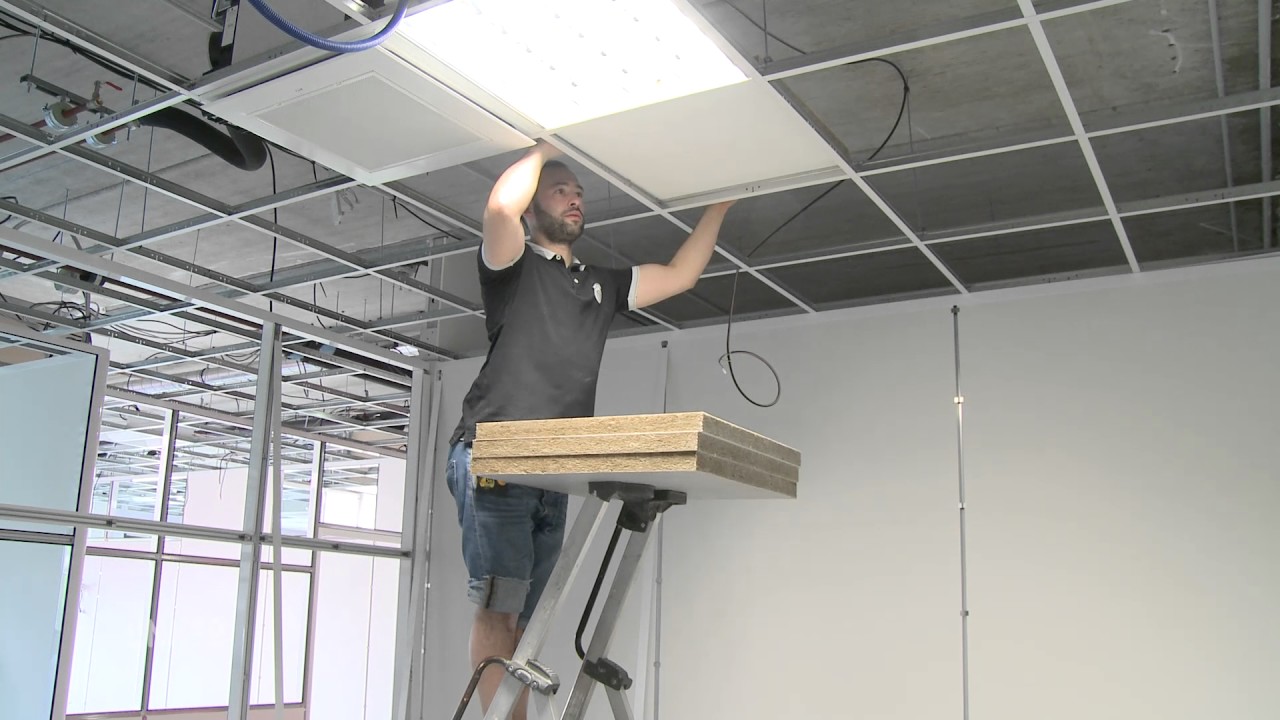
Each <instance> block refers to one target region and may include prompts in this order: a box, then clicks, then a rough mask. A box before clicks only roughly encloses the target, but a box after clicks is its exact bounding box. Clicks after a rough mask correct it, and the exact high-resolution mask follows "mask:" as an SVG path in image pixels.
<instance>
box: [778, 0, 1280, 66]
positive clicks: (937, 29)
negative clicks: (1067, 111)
mask: <svg viewBox="0 0 1280 720" xmlns="http://www.w3.org/2000/svg"><path fill="white" fill-rule="evenodd" d="M1262 1H1263V2H1265V1H1266V0H1262ZM1127 2H1130V0H1097V1H1096V2H1087V3H1082V4H1080V5H1071V6H1068V7H1065V8H1061V9H1058V10H1051V11H1048V12H1044V13H1040V14H1034V13H1033V16H1034V17H1035V18H1036V19H1039V20H1052V19H1055V18H1060V17H1066V16H1068V15H1075V14H1077V13H1083V12H1090V11H1092V10H1098V9H1101V8H1105V7H1111V6H1112V5H1122V4H1124V3H1127ZM1031 20H1032V18H1029V17H1026V16H1025V15H1024V16H1023V17H1018V16H1017V13H1016V11H1012V10H998V11H996V12H991V13H986V14H983V15H978V16H975V17H970V18H965V19H963V20H958V21H952V22H947V23H944V24H940V25H933V26H929V27H925V28H920V29H918V30H914V31H911V32H909V33H903V34H901V35H896V36H894V37H892V38H889V41H888V43H886V44H884V45H880V46H877V47H872V48H868V47H866V46H865V45H863V46H857V45H848V46H844V47H839V48H832V49H828V50H821V51H817V52H812V53H808V54H805V55H800V56H798V57H793V58H787V59H785V60H779V61H777V62H774V63H771V64H769V65H767V66H765V67H764V68H763V76H764V79H766V80H769V81H774V80H785V79H787V78H789V77H795V76H797V75H805V74H807V73H811V72H817V71H819V70H827V69H830V68H834V67H839V66H841V65H848V64H849V63H854V62H858V61H860V60H869V59H871V58H877V57H885V56H886V55H895V54H897V53H903V52H907V51H909V50H919V49H920V48H926V47H930V46H932V45H942V44H944V43H949V42H954V41H956V40H963V39H965V38H971V37H976V36H978V35H986V34H988V33H993V32H1000V31H1002V30H1011V29H1013V28H1018V27H1024V26H1026V25H1028V24H1030V22H1031Z"/></svg>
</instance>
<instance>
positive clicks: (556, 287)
mask: <svg viewBox="0 0 1280 720" xmlns="http://www.w3.org/2000/svg"><path fill="white" fill-rule="evenodd" d="M483 255H484V253H483V252H477V253H476V258H477V259H476V263H477V265H478V266H479V271H480V296H481V299H482V301H483V303H484V311H485V326H486V328H487V329H488V332H489V355H488V357H487V358H486V359H485V363H484V366H483V367H481V368H480V374H479V375H478V376H477V377H476V379H475V382H474V383H473V384H472V385H471V390H470V391H469V392H468V393H467V396H466V398H465V399H464V400H463V403H462V420H461V422H459V423H458V427H457V429H456V430H455V431H454V433H453V436H452V438H451V442H457V441H458V440H460V439H461V440H466V441H467V442H470V441H472V440H474V439H475V432H476V423H478V422H494V421H501V420H541V419H548V418H565V417H589V416H591V415H594V414H595V406H596V380H597V378H598V377H599V374H600V359H601V356H602V355H603V354H604V343H605V340H606V339H607V337H608V334H609V327H610V325H612V324H613V318H614V315H616V314H617V313H619V312H622V311H623V310H627V309H631V310H634V309H635V305H636V294H635V292H636V291H635V279H636V274H637V269H636V268H634V267H632V268H596V267H588V266H586V265H583V264H581V263H579V262H577V261H576V260H575V261H574V262H573V264H572V265H571V266H568V267H566V266H565V264H564V258H562V257H561V256H560V255H557V254H556V253H554V252H552V251H551V250H548V249H547V248H544V247H542V246H541V245H536V244H534V243H526V244H525V251H524V252H523V253H521V255H520V257H519V258H517V259H516V261H515V262H514V263H512V264H511V265H509V266H508V267H505V268H501V269H496V270H495V269H493V268H490V267H489V266H488V264H487V263H486V262H485V261H484V258H483Z"/></svg>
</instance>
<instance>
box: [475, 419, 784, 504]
mask: <svg viewBox="0 0 1280 720" xmlns="http://www.w3.org/2000/svg"><path fill="white" fill-rule="evenodd" d="M471 462H472V472H473V473H474V474H475V475H477V476H482V477H486V478H492V479H495V480H502V481H504V482H512V483H517V484H521V485H528V486H531V487H537V488H542V489H545V490H554V491H557V492H563V493H568V494H571V495H584V496H585V495H587V494H589V492H590V488H589V485H590V483H591V482H593V481H598V480H612V481H617V482H624V483H635V484H644V485H651V486H653V487H655V488H658V489H661V490H676V491H680V492H683V493H685V494H686V495H687V497H688V500H690V501H696V500H737V499H770V498H775V499H776V498H795V497H796V489H797V485H798V483H799V480H800V453H799V452H798V451H797V450H795V449H793V448H791V447H788V446H786V445H783V444H782V443H779V442H777V441H775V440H771V439H769V438H767V437H765V436H763V435H760V434H759V433H755V432H752V431H750V430H747V429H745V428H742V427H738V426H737V425H734V424H732V423H729V422H726V421H724V420H721V419H719V418H717V417H715V416H712V415H709V414H707V413H704V412H682V413H659V414H649V415H606V416H599V417H586V418H565V419H556V420H514V421H506V422H490V423H479V424H477V426H476V439H475V443H474V444H473V446H472V457H471Z"/></svg>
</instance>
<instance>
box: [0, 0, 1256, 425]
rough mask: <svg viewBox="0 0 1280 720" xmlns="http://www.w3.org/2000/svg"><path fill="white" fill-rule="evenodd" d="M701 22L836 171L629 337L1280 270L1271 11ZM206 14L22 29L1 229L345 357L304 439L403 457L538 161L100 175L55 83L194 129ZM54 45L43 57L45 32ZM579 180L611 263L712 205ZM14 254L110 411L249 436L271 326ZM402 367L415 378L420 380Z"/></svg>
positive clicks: (585, 171)
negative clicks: (92, 349)
mask: <svg viewBox="0 0 1280 720" xmlns="http://www.w3.org/2000/svg"><path fill="white" fill-rule="evenodd" d="M317 2H320V0H317ZM692 4H693V7H694V8H695V9H696V11H697V12H699V13H700V14H702V16H703V17H705V18H706V19H707V20H708V21H709V23H710V24H711V25H712V26H713V27H714V28H715V30H716V31H717V32H718V33H720V34H721V35H722V36H723V37H724V38H725V39H726V40H727V41H728V42H729V43H731V44H732V46H733V47H734V48H735V49H736V51H737V52H739V53H740V54H741V55H742V56H743V57H744V58H746V59H747V60H748V61H749V62H750V63H751V64H752V66H753V67H754V69H755V71H756V72H757V73H758V74H759V76H761V77H762V78H763V79H764V80H765V81H767V82H768V83H769V85H770V87H772V88H773V89H774V90H776V91H777V92H778V93H780V94H781V95H782V96H783V97H784V98H786V99H787V101H788V102H789V103H790V104H791V106H792V107H793V108H794V109H795V110H796V112H798V113H800V114H801V115H802V116H803V117H805V118H806V119H807V120H808V121H809V122H810V123H811V125H812V126H813V127H814V128H815V129H816V130H817V131H818V132H819V133H820V134H821V135H822V137H823V138H824V139H825V140H826V141H827V142H828V143H829V144H830V146H831V156H832V168H830V169H829V171H826V172H821V173H814V174H810V175H808V176H805V177H802V178H798V179H773V178H762V179H761V180H762V189H761V190H760V191H758V192H756V193H754V194H750V195H748V196H746V197H744V198H743V199H742V200H741V201H740V202H739V203H738V204H737V205H736V206H735V208H734V209H733V211H732V212H731V213H730V215H729V218H728V220H727V222H726V225H725V227H724V230H723V232H722V233H721V238H722V241H721V246H720V253H719V254H718V255H717V256H716V257H715V258H714V259H713V261H712V263H711V265H710V266H709V267H708V269H707V272H706V274H705V276H704V277H703V279H702V280H701V281H700V283H699V284H698V287H697V288H695V289H694V290H693V291H692V292H690V293H687V294H685V295H683V296H680V297H677V298H673V299H672V300H669V301H667V302H665V303H661V304H659V305H657V306H654V307H653V308H649V309H647V310H646V311H642V312H640V313H632V314H628V315H626V316H624V317H621V318H619V320H618V323H617V326H616V328H615V331H616V332H617V333H633V332H644V331H646V330H648V329H668V328H682V327H692V326H699V325H706V324H717V323H722V322H724V321H725V320H726V319H727V315H728V310H729V307H730V302H731V295H732V293H733V289H734V287H735V285H736V297H733V298H732V303H733V305H734V310H735V314H736V315H737V316H738V317H761V316H768V315H782V314H791V313H805V312H818V311H823V310H828V309H834V308H841V307H848V306H851V305H859V304H870V303H884V302H894V301H898V300H902V299H909V298H916V297H922V296H931V295H947V294H961V293H969V292H980V291H982V290H985V289H990V288H996V287H1006V286H1009V285H1017V284H1027V283H1040V282H1054V281H1070V280H1072V279H1076V278H1082V277H1090V276H1095V275H1099V274H1113V273H1134V272H1143V271H1147V270H1151V269H1158V268H1161V267H1167V266H1170V265H1180V264H1194V263H1203V262H1215V261H1220V260H1223V259H1232V258H1240V257H1250V256H1255V255H1264V254H1268V253H1270V252H1272V251H1273V247H1274V243H1275V238H1274V227H1273V225H1274V220H1273V208H1272V207H1271V206H1272V204H1273V203H1272V197H1273V196H1274V195H1275V194H1276V193H1277V191H1278V190H1277V188H1278V187H1280V186H1278V185H1277V183H1276V182H1275V180H1274V179H1273V172H1272V169H1271V168H1272V165H1273V163H1274V158H1273V150H1272V142H1271V128H1272V125H1271V123H1272V120H1271V111H1270V108H1271V107H1272V106H1273V105H1275V104H1276V103H1278V102H1280V93H1277V92H1276V91H1275V90H1274V89H1273V88H1272V87H1271V82H1270V75H1271V66H1272V63H1273V52H1272V44H1271V29H1272V25H1273V23H1274V18H1273V17H1272V13H1271V5H1270V3H1266V2H1263V3H1252V2H1233V1H1226V0H1223V1H1219V2H1206V1H1205V0H1201V1H1199V2H1192V1H1179V0H1129V1H1116V0H1104V1H1102V2H1086V3H1080V2H1066V3H1063V2H1035V3H1033V2H1030V1H1029V0H1021V1H1020V2H1009V1H1007V0H966V1H963V2H942V1H934V2H915V3H900V2H890V1H888V0H884V1H880V2H860V3H847V2H839V1H838V0H793V1H791V2H782V1H781V0H767V1H766V2H747V1H746V0H734V1H733V2H728V1H726V0H715V1H710V2H702V1H700V0H699V1H696V2H693V3H692ZM205 5H206V3H204V2H197V1H196V0H190V1H189V2H188V1H184V0H131V1H130V2H122V3H113V4H111V6H110V7H109V8H108V9H106V10H104V9H103V8H102V7H100V6H98V4H86V3H76V2H70V1H62V2H46V3H41V4H36V3H30V2H20V1H11V0H0V9H3V10H5V11H6V12H7V13H9V15H8V19H10V20H11V22H13V23H14V24H15V28H14V30H13V31H8V30H6V31H2V32H3V33H5V35H7V36H5V35H0V36H5V39H4V40H0V68H3V69H5V70H6V71H8V72H7V73H6V75H7V77H5V78H0V107H2V108H3V112H0V126H2V128H3V132H7V133H9V134H11V135H12V137H11V138H9V139H8V140H7V141H5V142H3V143H0V169H2V170H3V172H0V195H4V196H10V197H11V198H12V199H6V200H3V201H0V203H3V204H0V211H3V212H4V213H5V214H11V217H10V218H9V219H7V220H6V222H5V223H4V226H5V227H8V228H18V229H20V230H21V231H22V232H24V233H29V234H32V235H37V236H39V237H42V238H46V239H56V240H55V241H56V242H57V243H58V244H59V245H60V246H61V247H62V248H66V247H67V244H68V243H69V242H70V243H72V247H75V248H76V250H77V251H80V250H81V249H84V250H87V251H88V252H91V253H101V254H102V255H103V256H105V257H106V258H109V259H110V261H112V262H114V263H118V264H119V265H120V266H124V267H125V268H127V269H130V270H133V271H136V272H137V273H138V276H139V277H146V278H151V277H159V278H162V279H165V280H168V281H171V282H174V283H180V284H182V285H185V286H191V287H195V288H199V289H201V290H205V291H209V292H212V293H215V294H216V295H217V296H218V297H221V298H227V299H231V300H235V301H236V302H239V303H244V304H245V305H248V306H251V307H253V308H257V309H260V310H265V311H270V312H274V313H276V314H278V315H280V316H284V317H285V318H288V319H289V321H290V323H292V324H294V327H293V328H292V329H293V330H299V329H303V328H304V326H315V327H321V328H323V329H325V330H326V331H331V332H332V333H335V334H337V335H338V336H340V337H343V338H344V340H343V341H340V342H332V343H324V342H317V341H316V340H315V339H314V338H308V337H304V336H302V335H297V334H293V333H290V332H288V330H286V338H285V341H286V347H287V351H288V353H289V354H288V355H287V357H288V359H287V360H286V361H285V363H284V382H285V385H284V392H285V399H284V402H285V403H286V409H287V410H288V411H289V414H288V416H287V417H288V422H289V424H290V425H291V426H292V427H294V428H296V429H298V430H301V431H306V432H315V433H329V434H332V435H333V436H335V437H344V438H355V439H358V440H360V441H361V442H369V443H370V444H371V445H374V446H380V447H384V448H385V447H398V446H401V445H403V439H404V427H405V423H406V418H407V410H406V408H407V404H408V368H409V367H412V366H413V365H415V364H420V362H423V361H426V360H435V359H444V360H447V359H452V358H456V357H464V356H469V355H475V354H480V353H482V352H483V349H484V333H483V320H482V317H481V313H480V304H479V295H478V289H477V287H476V283H475V279H474V263H475V255H474V253H475V249H476V247H478V236H479V227H480V222H479V217H480V212H481V208H482V206H483V202H484V198H485V197H486V195H487V193H488V190H489V188H490V187H491V185H492V182H493V180H494V179H495V178H496V177H497V175H498V174H499V173H501V172H502V170H503V168H505V167H506V166H507V165H508V164H509V163H510V162H511V161H513V160H514V159H515V158H516V157H518V155H519V153H511V154H506V155H500V156H497V157H492V158H487V159H484V160H480V161H476V162H472V163H467V164H464V165H458V166H454V167H449V168H445V169H442V170H438V171H434V172H431V173H428V174H425V175H420V176H417V177H412V178H408V179H405V180H403V181H399V182H393V183H387V184H385V185H381V186H372V187H371V186H366V185H361V184H359V183H357V182H355V181H354V180H351V179H350V178H347V177H344V176H342V175H340V174H338V173H335V172H334V171H332V170H330V169H329V168H326V167H324V166H323V165H322V164H319V163H315V162H312V161H311V160H308V159H307V158H304V157H300V156H295V155H293V154H291V153H289V152H288V151H285V150H283V149H282V148H279V147H276V148H274V149H273V151H272V153H271V159H270V164H269V165H268V166H264V167H262V168H260V169H258V170H255V171H243V170H238V169H236V168H234V167H232V166H230V165H228V164H227V163H226V162H224V161H222V160H221V159H219V158H217V157H216V156H214V155H211V154H209V153H208V152H207V151H205V150H204V149H203V148H201V147H200V146H198V145H196V144H195V143H193V142H191V141H189V140H187V139H185V138H182V137H179V136H177V135H175V134H173V133H171V132H169V131H166V130H161V129H153V128H151V127H136V128H130V129H127V130H122V131H120V135H121V136H120V138H119V141H118V142H117V144H116V145H114V146H112V147H110V148H106V149H94V148H91V147H88V146H87V145H85V144H84V143H83V142H80V141H81V140H83V139H84V137H86V136H87V135H88V134H91V131H88V130H84V129H83V126H82V127H81V128H76V129H74V130H72V131H69V132H67V133H56V132H52V131H51V130H50V129H49V128H44V127H39V126H38V124H39V123H40V120H41V108H42V107H43V105H44V104H46V103H47V102H49V101H50V100H52V99H53V98H51V97H50V96H49V94H48V93H47V92H42V91H41V90H40V89H39V87H40V86H41V85H43V86H44V87H45V88H46V89H49V88H55V89H61V90H65V91H69V92H71V93H75V94H78V95H88V94H89V93H91V92H92V91H93V88H94V82H95V81H100V80H109V81H111V82H113V83H115V84H116V86H117V87H118V88H119V89H118V90H117V89H116V88H115V87H110V86H104V87H103V89H102V93H103V99H104V102H105V103H106V104H107V105H108V106H109V107H110V108H111V109H112V110H113V111H114V112H115V114H114V115H109V116H107V118H105V121H112V120H114V121H116V122H123V121H125V120H135V119H138V118H143V119H145V118H146V117H147V116H148V115H151V114H154V113H157V112H160V111H162V110H163V109H164V108H166V107H170V106H175V107H185V106H190V105H192V104H193V103H191V102H188V100H189V98H190V97H191V96H192V95H193V94H194V91H195V90H196V89H197V88H199V87H201V86H202V83H205V82H209V81H210V80H209V79H206V78H204V77H202V76H203V75H204V74H205V73H206V72H207V71H208V70H209V67H208V64H207V62H205V60H206V58H205V57H204V53H203V52H200V50H202V49H203V48H204V46H205V43H206V42H207V40H208V34H209V32H210V26H209V23H208V22H207V21H204V20H202V17H203V15H202V14H203V13H205V12H206V11H207V8H205V7H204V6H205ZM36 25H39V26H40V27H41V30H42V31H43V32H45V33H46V36H44V37H43V38H42V39H41V40H40V41H39V42H38V43H37V42H36V41H35V40H34V38H32V37H31V36H30V35H29V34H23V32H22V31H26V30H32V29H34V28H35V26H36ZM766 28H767V30H766ZM64 39H69V41H70V43H71V44H73V45H75V46H76V47H78V48H82V50H81V51H80V52H78V53H73V52H72V51H71V50H70V49H69V48H68V47H65V46H64V45H60V44H59V41H60V40H64ZM281 45H282V46H284V45H285V43H283V42H282V43H281ZM193 48H194V49H196V51H195V52H193ZM90 53H96V54H98V55H105V56H108V57H110V58H111V59H112V61H113V62H114V63H115V65H116V66H117V67H118V68H119V69H121V70H123V71H124V74H126V75H132V74H133V73H137V74H138V75H139V76H141V77H142V78H143V82H140V83H137V84H136V85H135V84H134V83H133V81H132V79H129V78H126V77H123V76H121V74H119V73H114V72H111V71H108V70H104V69H103V68H102V67H100V66H98V65H95V64H92V63H90V62H89V61H88V59H87V55H89V54H90ZM876 58H881V59H884V60H889V61H892V62H893V63H895V64H896V65H897V66H898V67H899V68H901V70H902V72H903V74H904V75H905V76H906V79H907V82H908V83H909V86H910V92H909V94H908V95H907V98H908V100H907V102H906V104H905V106H904V105H903V84H902V80H901V79H900V77H899V75H898V72H897V70H896V69H895V68H893V67H891V66H890V65H889V64H887V63H884V62H880V61H879V60H875V59H876ZM259 70H260V68H246V69H245V70H244V71H243V72H245V73H254V72H258V71H259ZM27 75H34V76H35V78H34V79H33V78H27V80H28V81H30V82H24V81H23V80H22V78H23V77H24V76H27ZM211 77H212V78H213V80H217V79H218V76H216V75H215V76H211ZM32 83H34V84H35V87H34V89H33V88H32V87H29V85H31V84H32ZM55 91H56V90H55ZM133 103H138V104H136V105H135V104H133ZM188 109H193V108H188ZM900 109H901V110H902V114H903V117H902V119H901V121H900V122H899V123H898V124H897V127H896V128H895V129H894V132H893V133H892V135H891V136H889V137H888V140H887V141H886V135H887V134H888V132H889V130H890V128H894V124H895V119H896V118H897V116H898V114H899V111H900ZM554 140H557V139H556V138H553V141H554ZM882 142H883V143H884V147H883V148H882V149H880V150H879V152H878V153H877V152H876V151H877V148H879V147H880V145H881V143H882ZM570 149H571V150H572V148H570ZM750 151H751V149H750V148H744V149H743V152H750ZM570 155H571V159H570V164H571V165H573V166H574V167H575V169H576V170H577V171H578V172H579V175H580V177H581V178H582V180H583V183H584V185H585V186H586V188H587V207H588V220H589V227H588V231H587V237H586V238H585V239H584V240H583V241H582V242H581V243H579V245H578V246H577V248H576V249H577V250H578V251H579V254H580V255H581V256H582V258H583V259H584V260H585V261H586V262H589V263H598V264H607V265H627V264H631V263H636V262H651V261H665V260H666V259H668V258H669V257H670V256H671V254H672V253H673V252H674V250H675V248H676V247H678V245H679V243H680V242H681V241H682V240H683V238H684V237H685V235H686V234H687V228H688V227H690V226H692V225H693V224H694V223H696V221H697V218H698V216H699V214H700V208H699V207H698V206H699V205H700V204H702V203H703V202H709V201H711V200H715V199H719V198H718V197H706V198H696V197H695V198H690V199H686V200H684V201H679V202H675V203H670V204H666V205H664V204H662V203H657V202H655V201H654V200H653V198H651V197H646V196H645V195H644V194H643V193H637V192H636V191H635V190H634V188H631V187H630V186H629V183H628V179H627V178H625V177H623V176H622V175H620V174H619V173H617V172H616V171H614V170H612V169H611V168H609V167H605V166H604V165H603V164H602V163H600V162H598V161H596V160H595V159H593V158H590V157H585V156H583V155H582V154H581V153H579V152H572V151H571V153H570ZM873 155H874V158H872V156H873ZM869 158H872V159H869ZM9 249H10V250H11V251H13V252H7V253H5V254H4V255H3V256H2V257H0V293H3V297H0V310H3V311H4V313H5V316H6V317H11V318H21V319H22V321H23V322H25V323H27V324H28V325H30V326H34V327H36V328H38V329H42V330H44V331H46V332H50V333H59V334H71V335H73V336H76V337H84V336H85V333H88V334H89V337H90V338H91V339H92V341H93V342H95V343H97V344H101V345H105V346H107V347H109V348H110V350H111V354H112V362H113V374H112V383H113V385H114V386H115V388H116V389H115V391H114V394H115V395H116V396H117V400H120V401H121V402H124V401H125V400H128V401H136V400H138V399H140V398H148V397H155V398H159V399H160V400H163V401H165V402H168V403H171V406H172V407H182V408H195V409H200V410H203V411H206V412H208V413H225V414H226V416H228V417H234V418H239V419H241V420H243V419H245V418H251V416H252V409H253V406H252V402H253V397H254V390H255V383H256V381H255V373H256V366H255V362H256V360H257V357H256V348H257V340H258V335H259V329H258V327H257V326H256V324H255V323H254V322H252V320H246V319H245V318H244V317H243V316H236V315H228V314H225V313H221V312H219V309H218V307H217V303H213V304H210V303H197V304H193V303H189V302H183V301H182V298H181V296H180V294H179V293H175V292H169V293H165V292H157V291H156V286H155V285H154V284H153V283H149V282H131V281H130V280H129V279H125V280H124V281H108V282H107V283H106V285H105V286H99V285H97V284H96V283H95V282H93V280H94V278H86V277H84V276H82V275H81V274H80V273H73V272H70V270H71V269H72V268H70V267H67V266H66V265H65V264H64V263H60V262H57V261H56V260H51V259H49V258H50V257H52V255H53V254H54V253H53V252H52V251H49V252H46V253H45V254H41V253H40V252H38V251H33V250H31V249H18V250H16V251H14V250H15V249H14V248H9ZM70 252H71V250H69V249H68V250H66V253H70ZM86 291H87V292H88V293H89V294H90V295H89V302H88V304H87V305H86V304H85V299H84V292H86ZM738 317H735V319H738ZM335 347H337V348H340V350H339V351H337V352H335V350H334V348H335ZM370 347H376V348H378V349H380V350H382V351H383V352H382V353H375V354H373V355H372V356H371V355H370V354H369V352H368V348H370ZM392 347H399V348H402V349H403V348H406V347H411V348H415V349H416V350H417V351H418V352H419V353H420V354H419V356H418V358H414V359H412V360H409V359H406V362H397V361H396V356H395V355H389V354H388V353H386V349H387V348H392Z"/></svg>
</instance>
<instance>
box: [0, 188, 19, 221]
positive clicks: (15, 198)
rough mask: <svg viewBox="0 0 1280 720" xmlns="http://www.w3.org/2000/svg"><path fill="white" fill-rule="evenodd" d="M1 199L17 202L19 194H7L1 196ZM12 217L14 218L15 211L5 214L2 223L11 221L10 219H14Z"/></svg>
mask: <svg viewBox="0 0 1280 720" xmlns="http://www.w3.org/2000/svg"><path fill="white" fill-rule="evenodd" d="M0 199H3V200H8V201H9V202H15V203H16V202H18V196H17V195H5V196H4V197H3V198H0ZM12 219H13V213H9V214H8V215H5V216H4V219H3V220H0V225H3V224H5V223H7V222H9V221H10V220H12Z"/></svg>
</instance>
